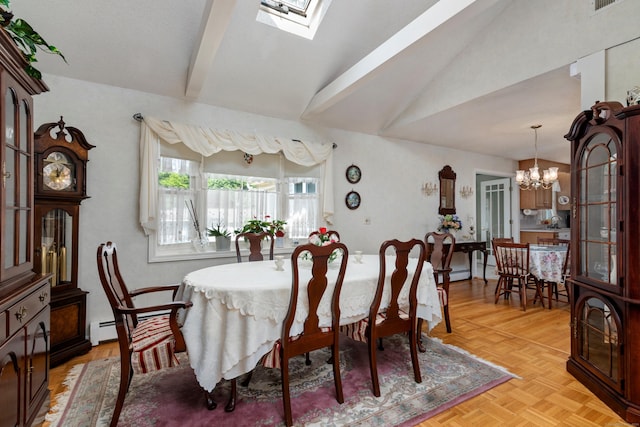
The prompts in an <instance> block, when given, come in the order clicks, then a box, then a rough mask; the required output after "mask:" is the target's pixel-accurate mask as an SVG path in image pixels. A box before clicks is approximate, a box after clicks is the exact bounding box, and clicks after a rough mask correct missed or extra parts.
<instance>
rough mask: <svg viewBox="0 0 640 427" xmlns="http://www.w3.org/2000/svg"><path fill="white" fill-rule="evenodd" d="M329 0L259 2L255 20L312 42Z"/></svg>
mask: <svg viewBox="0 0 640 427" xmlns="http://www.w3.org/2000/svg"><path fill="white" fill-rule="evenodd" d="M330 4H331V0H280V1H275V0H261V1H260V9H259V10H258V16H257V17H256V20H257V21H258V22H262V23H263V24H267V25H271V26H273V27H276V28H278V29H280V30H283V31H287V32H289V33H292V34H295V35H298V36H300V37H304V38H307V39H310V40H313V37H314V36H315V34H316V30H317V29H318V27H319V26H320V22H321V21H322V18H323V17H324V14H325V13H326V11H327V9H328V8H329V5H330Z"/></svg>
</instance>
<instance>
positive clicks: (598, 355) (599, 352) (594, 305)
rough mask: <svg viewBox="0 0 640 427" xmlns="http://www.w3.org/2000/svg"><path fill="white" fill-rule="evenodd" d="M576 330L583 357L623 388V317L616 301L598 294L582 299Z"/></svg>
mask: <svg viewBox="0 0 640 427" xmlns="http://www.w3.org/2000/svg"><path fill="white" fill-rule="evenodd" d="M577 307H578V310H577V324H576V330H577V335H578V354H579V357H580V360H582V361H584V362H586V363H588V365H589V366H591V367H592V368H595V370H594V372H595V373H596V375H597V376H598V377H600V378H601V379H603V380H604V381H606V382H607V383H609V385H611V386H612V387H614V388H615V389H617V390H622V381H621V379H622V378H623V377H624V375H623V372H622V370H623V366H622V364H621V359H622V355H621V351H622V346H621V345H620V341H619V338H620V337H619V330H620V328H619V325H620V319H619V317H618V313H617V311H616V309H615V307H613V306H612V305H610V304H609V303H608V302H607V301H606V300H605V299H603V298H600V297H598V296H595V295H587V296H586V297H585V298H583V299H581V301H579V302H578V305H577Z"/></svg>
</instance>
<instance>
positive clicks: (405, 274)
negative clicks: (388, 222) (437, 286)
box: [369, 239, 425, 331]
mask: <svg viewBox="0 0 640 427" xmlns="http://www.w3.org/2000/svg"><path fill="white" fill-rule="evenodd" d="M389 248H392V249H394V250H395V269H394V271H393V273H392V274H391V280H390V281H389V283H388V285H389V286H390V287H391V289H390V291H391V292H390V295H391V299H390V300H389V305H388V306H387V309H386V316H385V320H384V322H383V323H384V324H388V325H392V324H394V323H396V324H398V325H400V324H404V323H406V320H403V319H401V318H400V305H401V304H402V301H400V293H401V290H402V288H403V287H404V285H405V283H406V281H407V279H408V278H409V276H410V274H409V273H410V271H409V268H408V265H409V254H410V253H411V252H412V251H414V249H417V250H418V259H417V262H416V265H415V267H414V268H412V271H411V272H412V273H413V277H412V279H411V284H410V288H409V316H410V318H412V319H414V320H415V319H417V318H416V309H417V307H418V298H417V291H418V282H419V280H420V274H421V273H422V267H423V265H424V260H425V244H424V242H423V241H422V240H418V239H411V240H408V241H406V242H402V241H400V240H397V239H394V240H387V241H385V242H383V243H382V245H380V251H379V256H380V273H379V274H378V286H377V288H376V294H375V296H374V297H373V302H372V303H371V308H370V309H369V322H370V323H369V324H370V325H373V324H375V319H376V316H377V314H378V311H379V310H380V304H381V302H382V295H383V293H384V287H385V285H386V284H387V280H386V255H387V252H390V251H388V249H389ZM377 326H379V325H377ZM398 331H399V330H398Z"/></svg>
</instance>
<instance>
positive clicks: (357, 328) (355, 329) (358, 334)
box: [340, 310, 409, 342]
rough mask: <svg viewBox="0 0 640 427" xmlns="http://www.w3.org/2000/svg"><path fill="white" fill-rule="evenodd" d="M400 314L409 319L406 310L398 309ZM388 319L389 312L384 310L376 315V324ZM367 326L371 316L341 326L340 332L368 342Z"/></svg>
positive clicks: (402, 317)
mask: <svg viewBox="0 0 640 427" xmlns="http://www.w3.org/2000/svg"><path fill="white" fill-rule="evenodd" d="M398 314H399V315H400V318H401V319H404V320H408V319H409V313H407V312H406V311H404V310H398ZM386 319H387V312H386V311H383V312H380V313H378V314H377V315H376V325H379V324H381V323H382V322H384V321H385V320H386ZM367 326H369V318H368V317H367V318H364V319H362V320H358V321H357V322H354V323H350V324H348V325H344V326H340V332H342V333H343V334H345V335H346V336H348V337H349V338H351V339H353V340H356V341H362V342H367Z"/></svg>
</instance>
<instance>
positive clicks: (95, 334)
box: [89, 312, 163, 346]
mask: <svg viewBox="0 0 640 427" xmlns="http://www.w3.org/2000/svg"><path fill="white" fill-rule="evenodd" d="M158 314H163V313H162V312H157V313H147V314H145V315H140V316H138V320H144V319H148V318H150V317H154V316H157V315H158ZM89 339H90V340H91V345H93V346H96V345H98V344H100V343H101V342H105V341H115V340H117V339H118V333H117V332H116V322H115V320H109V321H107V322H98V321H94V322H91V324H90V325H89Z"/></svg>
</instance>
